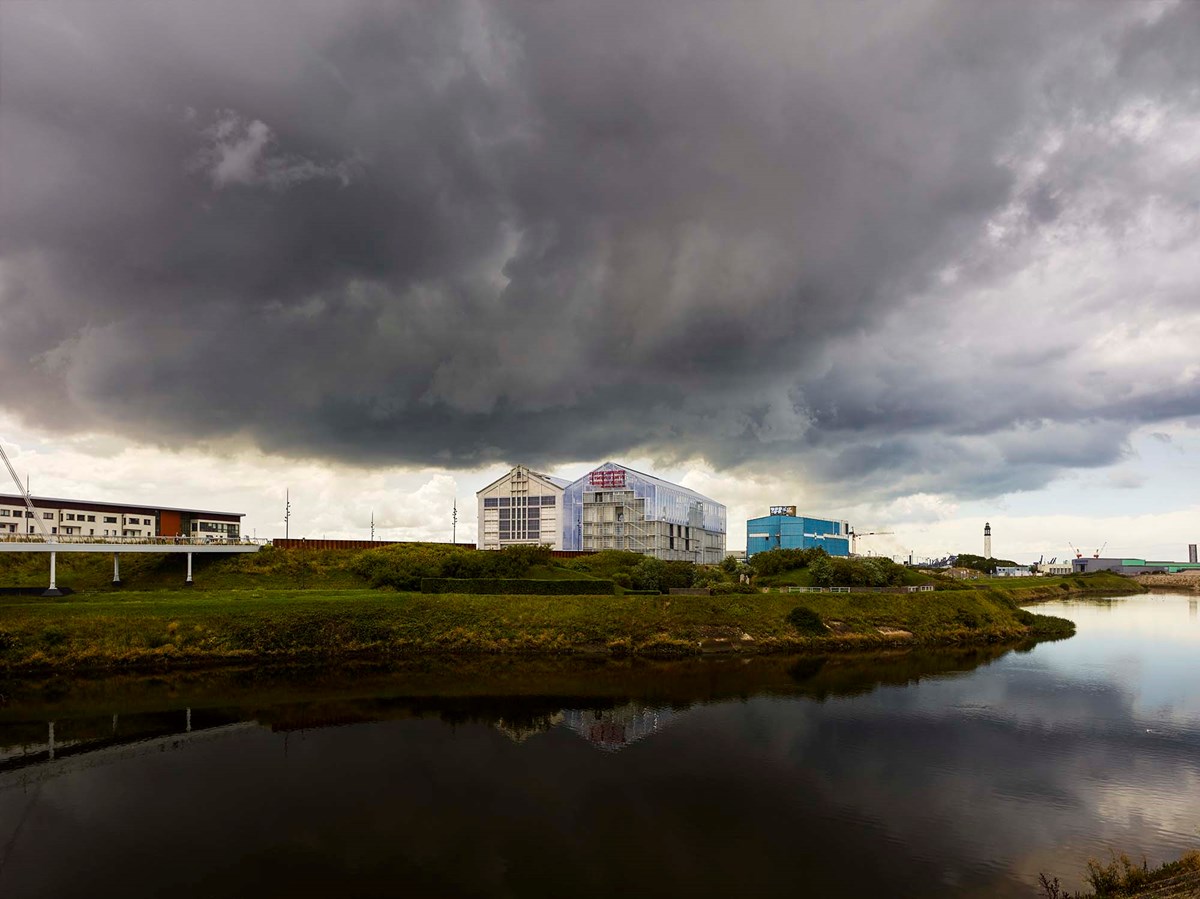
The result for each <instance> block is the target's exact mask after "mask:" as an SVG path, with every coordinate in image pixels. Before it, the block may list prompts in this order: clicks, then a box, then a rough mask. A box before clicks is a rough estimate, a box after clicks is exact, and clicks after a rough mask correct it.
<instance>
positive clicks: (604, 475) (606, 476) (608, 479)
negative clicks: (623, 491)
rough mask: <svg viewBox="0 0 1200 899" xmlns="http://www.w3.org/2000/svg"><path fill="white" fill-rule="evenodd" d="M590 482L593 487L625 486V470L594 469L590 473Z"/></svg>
mask: <svg viewBox="0 0 1200 899" xmlns="http://www.w3.org/2000/svg"><path fill="white" fill-rule="evenodd" d="M588 483H589V484H591V485H592V486H593V487H624V486H625V470H624V469H623V468H610V469H606V470H605V471H593V472H592V473H591V474H589V475H588Z"/></svg>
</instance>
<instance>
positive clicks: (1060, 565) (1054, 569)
mask: <svg viewBox="0 0 1200 899" xmlns="http://www.w3.org/2000/svg"><path fill="white" fill-rule="evenodd" d="M1070 573H1071V563H1070V562H1049V563H1046V564H1044V565H1039V566H1038V574H1052V575H1062V574H1070Z"/></svg>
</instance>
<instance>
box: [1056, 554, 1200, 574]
mask: <svg viewBox="0 0 1200 899" xmlns="http://www.w3.org/2000/svg"><path fill="white" fill-rule="evenodd" d="M1071 569H1072V572H1073V573H1074V574H1089V573H1091V572H1093V571H1115V572H1116V573H1117V574H1178V573H1179V572H1181V571H1200V562H1151V561H1147V560H1146V559H1102V558H1099V557H1095V556H1093V557H1092V558H1090V559H1089V558H1086V557H1081V558H1078V559H1073V560H1072V561H1071Z"/></svg>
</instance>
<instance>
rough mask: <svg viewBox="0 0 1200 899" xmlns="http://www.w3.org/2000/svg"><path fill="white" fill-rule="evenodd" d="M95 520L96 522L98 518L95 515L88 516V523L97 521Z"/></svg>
mask: <svg viewBox="0 0 1200 899" xmlns="http://www.w3.org/2000/svg"><path fill="white" fill-rule="evenodd" d="M95 520H96V516H95V515H89V516H88V521H95Z"/></svg>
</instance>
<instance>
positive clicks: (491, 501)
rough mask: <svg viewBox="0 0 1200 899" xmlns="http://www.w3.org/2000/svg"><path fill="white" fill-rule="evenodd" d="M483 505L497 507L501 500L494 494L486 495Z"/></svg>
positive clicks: (491, 507)
mask: <svg viewBox="0 0 1200 899" xmlns="http://www.w3.org/2000/svg"><path fill="white" fill-rule="evenodd" d="M483 507H484V508H485V509H497V508H499V507H500V500H499V499H497V498H496V497H494V496H490V497H486V498H485V499H484V500H483Z"/></svg>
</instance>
